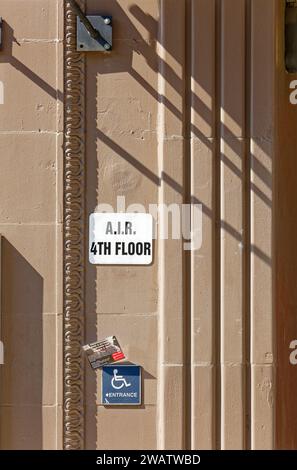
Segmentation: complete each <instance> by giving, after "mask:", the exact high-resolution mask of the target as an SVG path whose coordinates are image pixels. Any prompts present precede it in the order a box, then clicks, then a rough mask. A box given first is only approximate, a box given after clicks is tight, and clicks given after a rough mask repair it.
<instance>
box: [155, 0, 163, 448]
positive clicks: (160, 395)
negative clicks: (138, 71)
mask: <svg viewBox="0 0 297 470" xmlns="http://www.w3.org/2000/svg"><path fill="white" fill-rule="evenodd" d="M163 22H164V2H163V0H160V13H159V21H158V44H157V53H158V59H159V60H158V122H157V135H158V174H159V178H160V177H161V175H162V172H163V139H164V104H163V101H162V99H161V97H162V96H164V78H163V77H164V70H163V69H164V62H163V60H162V59H163V48H162V44H163V32H164V25H163ZM163 201H164V195H163V186H162V185H160V187H159V194H158V204H163ZM159 218H160V221H159V226H158V285H159V300H158V312H159V318H158V365H159V367H158V392H157V396H158V400H157V448H158V449H159V450H162V449H164V443H165V429H164V398H165V384H164V374H163V368H162V364H163V363H164V328H165V326H164V314H165V312H164V291H163V286H164V240H162V239H161V237H160V231H161V229H162V223H163V220H162V213H160V214H159Z"/></svg>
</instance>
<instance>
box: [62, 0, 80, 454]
mask: <svg viewBox="0 0 297 470" xmlns="http://www.w3.org/2000/svg"><path fill="white" fill-rule="evenodd" d="M80 4H81V6H82V7H83V6H84V2H83V1H81V2H80ZM64 54H65V58H64V70H65V83H64V89H65V100H64V103H65V104H64V106H65V109H64V116H65V118H64V119H65V122H64V125H65V131H64V132H65V135H64V410H63V411H64V432H63V435H64V448H65V449H67V450H71V449H83V447H84V359H83V356H82V344H83V342H84V232H85V226H84V179H85V175H84V165H85V142H84V132H85V129H84V128H85V125H84V68H85V63H84V56H83V55H82V54H80V53H79V52H76V15H75V14H74V13H73V11H72V9H71V4H70V2H68V1H66V2H65V51H64Z"/></svg>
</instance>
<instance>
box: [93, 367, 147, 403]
mask: <svg viewBox="0 0 297 470" xmlns="http://www.w3.org/2000/svg"><path fill="white" fill-rule="evenodd" d="M117 365H119V366H121V367H139V379H140V380H139V400H140V401H139V402H138V403H105V402H104V401H103V368H105V367H116V366H117ZM101 405H103V406H140V405H142V367H141V366H139V365H138V364H121V363H120V362H119V363H118V364H116V363H114V364H106V365H105V366H102V373H101Z"/></svg>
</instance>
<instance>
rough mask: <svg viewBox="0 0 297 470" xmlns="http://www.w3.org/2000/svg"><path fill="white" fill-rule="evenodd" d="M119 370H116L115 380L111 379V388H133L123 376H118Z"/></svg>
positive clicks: (114, 373) (114, 372)
mask: <svg viewBox="0 0 297 470" xmlns="http://www.w3.org/2000/svg"><path fill="white" fill-rule="evenodd" d="M117 374H118V369H114V371H113V378H112V379H111V386H112V387H113V388H115V389H116V390H120V389H121V388H123V387H131V384H129V383H128V382H127V380H126V379H125V378H124V377H123V376H122V375H117Z"/></svg>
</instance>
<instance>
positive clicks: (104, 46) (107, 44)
mask: <svg viewBox="0 0 297 470" xmlns="http://www.w3.org/2000/svg"><path fill="white" fill-rule="evenodd" d="M86 18H87V19H88V20H89V22H90V23H91V25H92V26H93V27H94V28H95V30H97V31H98V33H99V35H98V37H97V38H93V37H91V35H90V33H89V32H88V30H87V29H86V27H85V25H84V24H83V22H82V21H81V19H80V18H79V17H77V43H76V44H77V45H76V49H77V50H78V51H101V52H110V51H111V50H112V17H111V16H86Z"/></svg>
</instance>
